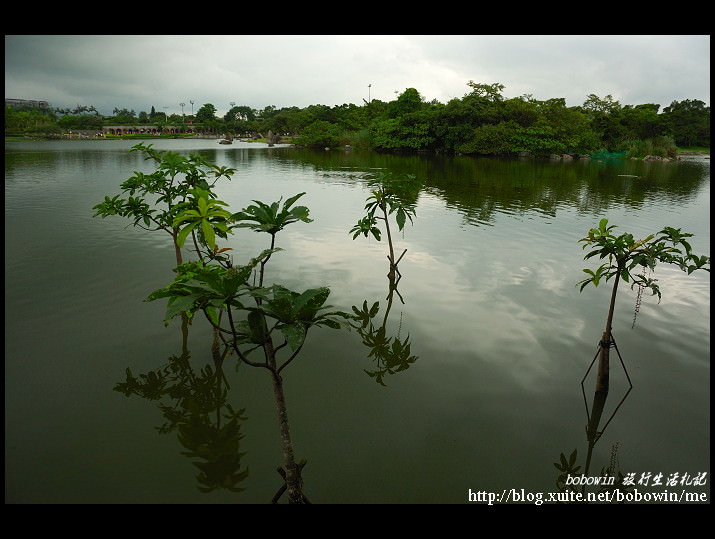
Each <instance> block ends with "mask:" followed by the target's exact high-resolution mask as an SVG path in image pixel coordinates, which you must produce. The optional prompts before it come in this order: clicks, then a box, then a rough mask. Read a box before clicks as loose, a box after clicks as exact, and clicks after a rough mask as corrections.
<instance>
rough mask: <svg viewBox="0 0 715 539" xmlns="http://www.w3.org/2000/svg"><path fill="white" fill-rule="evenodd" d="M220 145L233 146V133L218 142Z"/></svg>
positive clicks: (227, 134)
mask: <svg viewBox="0 0 715 539" xmlns="http://www.w3.org/2000/svg"><path fill="white" fill-rule="evenodd" d="M218 143H219V144H233V137H232V136H231V133H226V136H225V138H223V139H221V140H219V141H218Z"/></svg>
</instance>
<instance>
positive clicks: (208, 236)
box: [201, 219, 216, 250]
mask: <svg viewBox="0 0 715 539" xmlns="http://www.w3.org/2000/svg"><path fill="white" fill-rule="evenodd" d="M201 230H202V231H203V233H204V239H205V240H206V245H208V246H209V247H210V248H211V249H212V250H214V249H216V233H215V232H214V229H213V227H212V226H211V223H209V222H208V221H207V220H205V219H204V220H202V221H201Z"/></svg>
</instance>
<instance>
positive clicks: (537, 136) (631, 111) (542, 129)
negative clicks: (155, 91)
mask: <svg viewBox="0 0 715 539" xmlns="http://www.w3.org/2000/svg"><path fill="white" fill-rule="evenodd" d="M467 86H468V87H469V92H468V93H467V94H465V95H464V97H462V98H454V99H451V100H450V101H449V102H447V103H440V102H438V101H436V100H435V101H429V102H427V101H425V99H424V98H423V97H422V96H421V95H420V93H419V92H418V91H417V90H416V89H415V88H407V89H406V90H405V91H404V92H403V93H402V94H399V95H398V96H397V97H396V98H395V99H394V100H393V101H390V102H384V101H380V100H370V101H369V102H368V101H364V103H363V104H362V105H359V106H358V105H355V104H343V105H339V106H334V107H329V106H326V105H310V106H308V107H305V108H299V107H284V108H280V109H279V108H276V107H274V106H269V107H266V108H264V109H261V110H255V109H252V108H250V107H248V106H242V105H238V106H233V107H232V108H231V109H230V110H229V111H228V112H227V113H226V114H225V115H224V116H223V117H222V118H218V117H217V116H216V108H215V107H214V105H212V104H210V103H207V104H204V105H203V106H201V107H200V108H199V109H198V110H197V112H196V114H194V115H178V114H172V115H168V116H167V114H166V113H164V112H156V111H155V109H154V107H152V108H151V112H149V113H146V112H140V113H139V114H137V113H135V112H134V111H133V110H127V109H118V108H115V109H114V111H113V115H112V116H109V117H102V116H101V115H100V114H99V113H98V112H97V111H96V109H95V108H94V107H80V106H78V107H77V108H76V109H72V110H60V109H55V110H53V111H50V110H41V109H34V110H21V109H11V108H9V107H6V115H5V132H6V134H8V133H9V132H18V131H20V132H52V131H53V130H54V131H55V132H57V131H62V130H66V129H99V128H101V126H102V125H110V124H122V125H141V124H157V125H160V126H161V125H180V124H184V123H186V122H189V121H190V122H191V123H192V124H193V125H195V126H201V127H202V128H204V129H209V130H212V131H215V132H217V133H220V132H233V133H237V134H243V133H263V134H266V133H268V132H269V131H273V132H274V133H276V134H279V135H292V136H293V137H294V138H293V140H294V142H296V143H299V144H302V145H305V146H310V147H319V148H323V147H337V146H343V145H346V144H349V145H352V146H354V147H357V148H365V149H372V150H377V151H386V152H393V151H429V152H445V153H458V154H472V155H515V154H518V153H520V152H527V153H531V154H536V155H542V154H551V153H564V152H567V153H592V152H595V151H599V150H608V151H611V152H617V151H627V150H630V149H632V148H634V147H636V146H638V145H639V144H641V146H642V143H643V141H649V142H651V144H650V145H649V146H648V148H650V149H651V150H652V151H655V152H656V153H657V152H658V150H653V148H654V147H659V148H660V150H659V151H660V152H670V151H673V150H674V147H675V146H676V145H677V146H680V147H683V146H686V147H689V146H705V147H709V146H710V107H709V106H706V105H705V103H704V102H702V101H699V100H695V99H693V100H690V99H686V100H684V101H680V102H679V101H673V102H672V103H671V104H670V105H668V106H667V107H665V108H663V109H662V111H661V110H660V107H661V106H660V104H654V103H645V104H640V105H621V104H620V103H619V102H618V101H615V100H614V99H613V98H612V96H610V95H607V96H605V97H599V96H597V95H595V94H590V95H588V96H587V97H586V99H585V101H584V103H583V104H582V105H580V106H573V107H567V106H566V101H565V99H563V98H553V99H547V100H544V101H541V100H537V99H534V98H533V96H531V95H524V96H520V97H516V98H510V99H507V98H505V97H504V96H503V94H502V91H503V90H504V86H503V85H501V84H498V83H494V84H480V83H475V82H473V81H469V83H468V84H467ZM641 146H639V147H641Z"/></svg>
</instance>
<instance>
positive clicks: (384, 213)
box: [350, 172, 420, 281]
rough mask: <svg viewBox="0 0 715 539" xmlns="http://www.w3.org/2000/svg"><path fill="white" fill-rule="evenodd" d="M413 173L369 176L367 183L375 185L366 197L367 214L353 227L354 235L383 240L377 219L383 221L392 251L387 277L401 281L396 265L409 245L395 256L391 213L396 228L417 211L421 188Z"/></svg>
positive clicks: (402, 227) (403, 225)
mask: <svg viewBox="0 0 715 539" xmlns="http://www.w3.org/2000/svg"><path fill="white" fill-rule="evenodd" d="M415 178H416V177H415V175H414V174H405V175H404V176H402V177H396V178H395V177H393V175H392V173H391V172H388V173H381V174H380V176H379V177H378V178H377V179H375V180H370V181H369V182H368V185H369V186H370V187H371V188H372V190H371V191H370V196H369V197H368V198H367V204H365V209H366V210H367V215H366V216H365V217H363V218H361V219H360V220H359V221H358V222H357V224H356V225H355V226H354V227H353V228H352V229H351V230H350V234H352V235H353V239H355V238H357V237H358V236H359V235H360V234H362V235H363V236H365V237H368V235H370V234H372V236H373V237H374V238H375V239H376V240H377V241H380V238H381V234H382V233H381V231H380V227H379V226H378V221H382V223H383V225H384V227H385V233H386V235H387V243H388V247H389V250H390V252H389V254H388V255H387V259H388V260H389V261H390V272H389V273H388V278H390V279H395V277H396V276H397V280H398V281H399V276H400V272H399V270H398V269H397V264H399V262H400V260H402V257H403V256H405V253H406V252H407V249H405V250H404V251H402V254H401V255H400V256H399V257H395V248H394V246H393V241H392V229H391V228H390V215H392V214H394V216H395V222H396V223H397V228H398V229H399V230H402V229H404V228H405V223H406V222H407V219H409V220H410V222H412V218H413V217H414V215H415V202H414V199H415V196H416V195H417V193H418V191H419V187H420V184H419V183H418V182H417V181H416V179H415Z"/></svg>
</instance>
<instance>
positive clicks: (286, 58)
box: [5, 35, 710, 114]
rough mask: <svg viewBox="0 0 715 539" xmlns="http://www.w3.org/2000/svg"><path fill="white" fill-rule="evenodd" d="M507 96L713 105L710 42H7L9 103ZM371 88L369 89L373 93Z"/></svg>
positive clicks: (175, 105)
mask: <svg viewBox="0 0 715 539" xmlns="http://www.w3.org/2000/svg"><path fill="white" fill-rule="evenodd" d="M469 80H474V81H475V82H484V83H494V82H498V83H501V84H503V85H504V86H505V90H504V95H505V96H506V97H518V96H520V95H523V94H533V96H534V97H535V98H537V99H549V98H552V97H563V98H566V102H567V104H568V105H569V106H573V105H580V104H582V103H583V102H584V101H585V99H586V96H587V95H588V94H591V93H595V94H596V95H599V96H605V95H607V94H610V95H612V96H613V98H614V99H616V100H618V101H620V102H621V104H623V105H626V104H632V105H637V104H642V103H658V104H660V105H661V107H665V106H667V105H669V104H670V103H671V102H672V101H673V100H679V101H680V100H683V99H700V100H702V101H704V102H706V103H708V104H709V100H710V37H709V36H706V35H701V36H697V35H686V36H675V35H674V36H662V35H661V36H612V35H607V36H544V35H536V36H529V35H510V36H495V35H488V36H457V35H449V36H425V35H420V36H392V35H384V36H383V35H379V36H376V35H365V36H360V35H336V36H327V35H318V36H309V35H297V36H270V35H265V36H255V35H251V36H222V35H210V36H198V35H192V36H167V35H160V36H136V35H132V36H117V35H111V36H61V35H42V36H29V35H10V36H6V37H5V95H6V97H15V98H20V99H42V100H47V101H49V102H50V103H51V104H52V105H53V106H58V107H59V106H73V105H77V104H81V105H95V106H96V107H97V108H98V109H99V110H100V111H101V112H103V113H105V114H109V113H111V112H112V110H113V109H114V108H115V107H118V108H128V109H134V110H135V111H136V112H140V111H149V110H150V109H151V107H152V106H154V107H155V108H156V110H159V111H161V110H162V109H163V107H167V108H166V109H165V110H167V111H168V112H169V113H172V112H181V108H180V106H179V103H180V102H185V103H186V104H187V105H186V107H185V111H186V112H188V111H190V105H189V100H193V101H194V110H197V109H198V107H199V106H201V105H203V104H204V103H211V104H213V105H214V106H216V108H217V109H218V112H219V114H223V113H224V112H225V111H226V110H227V109H228V108H229V103H230V102H231V101H234V102H236V103H237V104H240V105H248V106H250V107H252V108H256V109H261V108H263V107H266V106H269V105H274V106H276V107H288V106H298V107H305V106H308V105H313V104H323V105H328V106H334V105H341V104H344V103H355V104H357V105H361V104H362V102H363V101H362V100H363V99H367V98H368V91H369V95H370V97H371V98H372V99H380V100H383V101H390V100H392V99H394V98H395V96H396V92H397V93H400V92H402V91H404V90H405V88H416V89H417V90H418V91H419V92H420V94H421V95H422V96H423V97H424V98H425V99H427V100H432V99H436V100H438V101H440V102H442V103H446V102H447V101H448V100H449V99H451V98H461V97H463V96H464V95H465V94H466V93H468V91H469V88H468V86H467V82H468V81H469ZM368 85H370V89H369V90H368Z"/></svg>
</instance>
